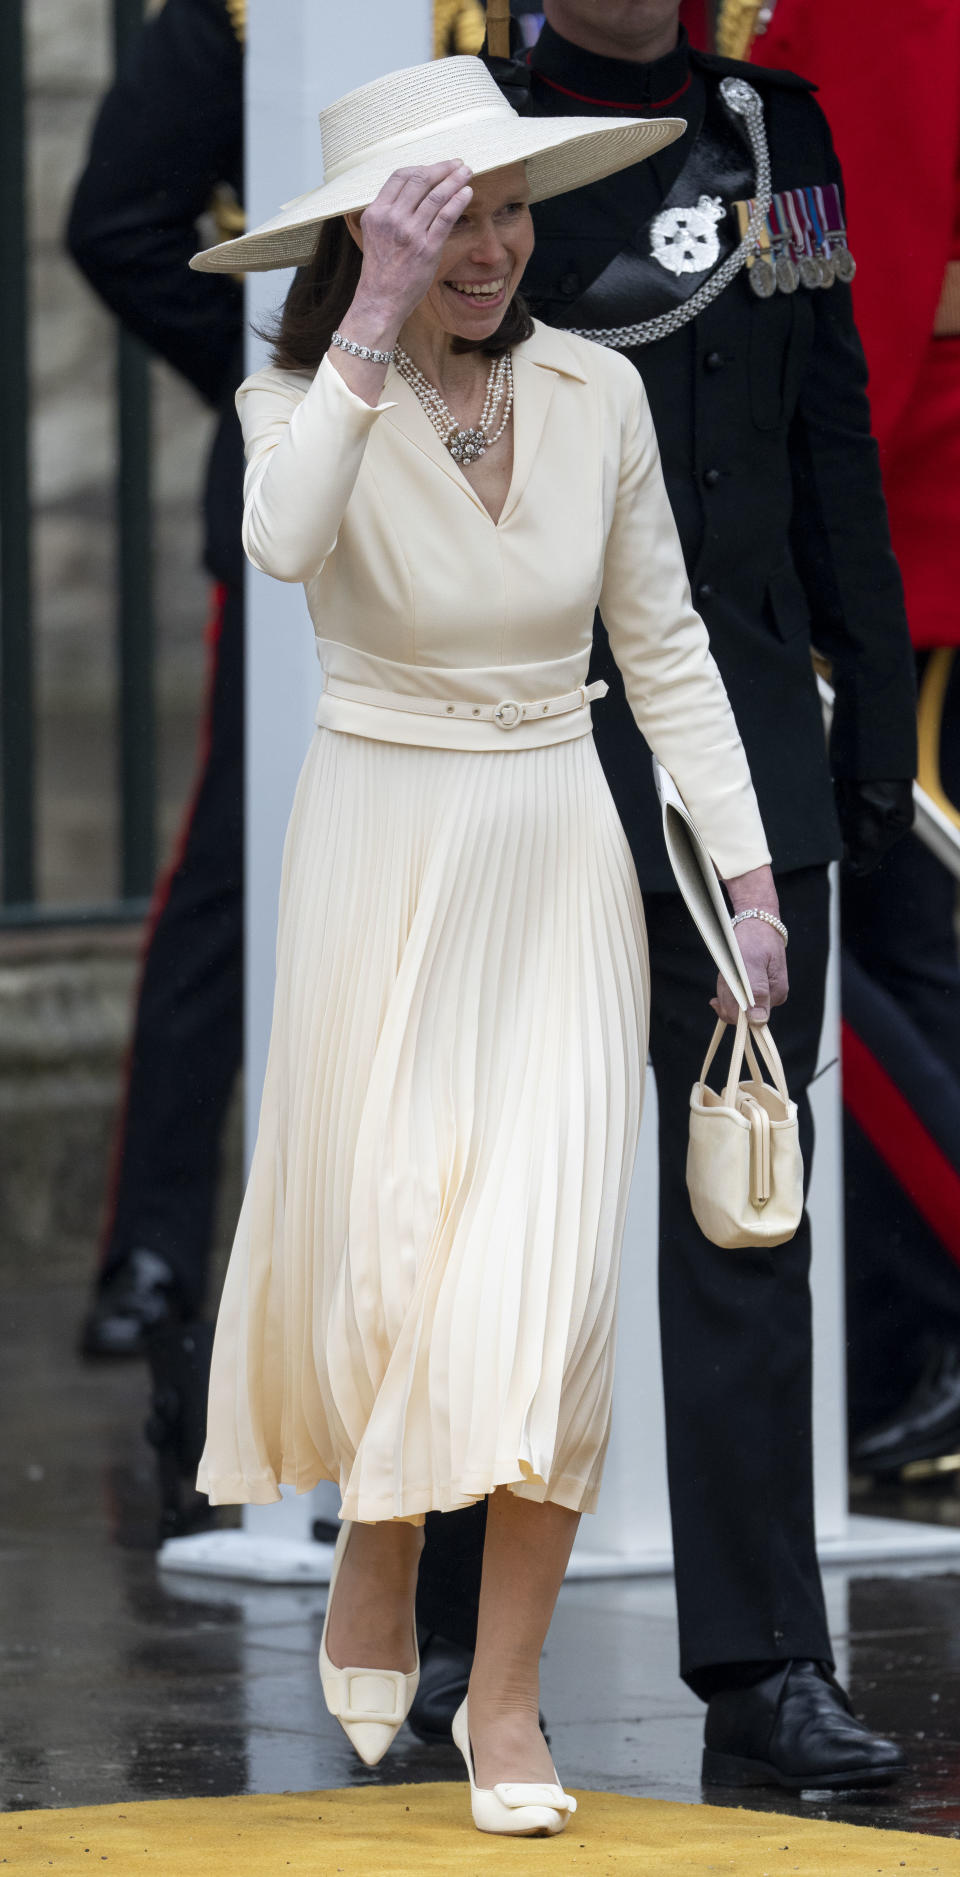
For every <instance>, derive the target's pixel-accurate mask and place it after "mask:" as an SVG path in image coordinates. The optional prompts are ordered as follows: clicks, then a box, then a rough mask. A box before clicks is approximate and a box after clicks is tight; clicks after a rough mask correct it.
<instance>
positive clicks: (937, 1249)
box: [724, 0, 960, 1479]
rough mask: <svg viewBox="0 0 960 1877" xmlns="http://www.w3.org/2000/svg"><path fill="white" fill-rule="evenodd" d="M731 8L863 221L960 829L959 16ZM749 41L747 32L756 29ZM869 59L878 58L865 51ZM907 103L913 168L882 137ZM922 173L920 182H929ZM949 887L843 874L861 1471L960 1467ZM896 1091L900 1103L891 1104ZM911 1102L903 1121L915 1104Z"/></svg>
mask: <svg viewBox="0 0 960 1877" xmlns="http://www.w3.org/2000/svg"><path fill="white" fill-rule="evenodd" d="M744 5H746V6H747V7H748V8H752V0H742V4H741V8H740V10H739V11H738V12H737V15H736V19H734V15H733V13H732V12H731V0H726V4H725V6H724V18H725V19H728V29H729V28H732V27H733V26H734V25H736V26H737V27H738V29H739V33H740V37H741V41H742V44H743V51H744V56H745V55H746V51H747V50H749V51H750V53H751V56H752V57H753V58H755V59H759V60H761V61H762V62H763V63H764V64H768V65H775V66H778V67H779V66H791V67H793V68H794V69H796V70H800V71H804V72H809V73H810V74H811V76H813V77H814V78H816V80H817V84H818V86H819V87H820V97H821V99H822V101H823V103H824V105H825V108H826V110H827V112H828V115H829V117H830V122H831V124H832V126H833V129H834V134H835V136H836V139H837V145H838V148H839V149H840V150H841V152H842V154H843V165H844V182H845V187H846V195H847V202H848V205H849V211H850V221H851V226H852V227H854V228H855V229H856V230H857V240H856V247H857V260H858V270H857V277H856V281H855V283H854V287H853V301H854V309H855V312H856V316H857V322H858V325H859V328H860V332H861V335H862V338H863V345H864V351H865V353H866V357H867V363H868V365H869V368H870V401H871V407H872V412H873V428H874V434H875V436H876V439H877V445H878V449H879V452H880V467H881V472H882V475H883V483H884V492H885V495H886V499H887V505H888V509H889V514H890V530H891V536H892V540H893V546H894V551H895V553H896V555H897V559H898V562H899V565H900V570H901V573H902V575H903V583H904V590H905V594H906V603H907V617H908V620H909V624H910V634H911V637H912V639H913V643H914V647H915V649H916V653H917V667H918V676H919V681H920V701H919V713H918V715H919V732H920V736H919V742H920V748H919V780H920V782H921V783H922V786H923V787H924V789H925V790H926V791H927V793H928V794H929V795H931V796H932V798H933V799H934V801H935V802H936V803H937V805H938V807H939V808H940V810H941V812H942V813H943V814H944V815H945V816H946V818H947V820H949V821H952V822H953V824H954V826H955V827H956V828H958V829H960V8H958V7H957V5H956V0H931V4H930V5H929V6H927V7H926V8H925V9H924V11H923V13H922V15H921V14H919V13H918V12H917V11H916V10H915V9H912V8H895V9H892V10H889V11H888V12H885V13H883V14H882V15H878V11H877V8H876V7H875V5H874V4H873V0H847V3H846V5H845V6H844V7H843V8H842V9H837V8H836V7H832V6H830V5H829V4H828V0H776V3H775V4H771V0H767V4H766V5H765V6H764V7H763V9H762V13H761V12H757V11H756V10H754V11H753V14H752V17H751V16H750V14H749V12H748V13H747V14H746V15H745V14H744V12H743V10H742V9H743V6H744ZM748 39H749V41H750V43H749V46H748V45H747V43H746V41H747V40H748ZM865 48H866V49H868V50H869V59H868V60H864V58H863V57H862V53H863V51H864V49H865ZM894 94H895V95H896V98H897V107H898V110H899V111H900V112H901V113H902V114H903V118H904V121H905V122H907V123H909V124H910V126H911V136H910V162H909V163H908V164H905V163H904V162H903V156H902V152H901V151H900V150H899V149H897V148H896V147H895V143H894V141H893V140H891V139H890V138H889V137H888V136H887V135H886V134H885V132H884V131H883V130H882V129H881V127H880V124H879V120H878V116H877V110H876V101H877V97H878V96H882V95H886V96H893V95H894ZM917 175H922V176H923V188H922V190H920V191H919V192H918V191H917V190H916V187H915V178H916V176H917ZM956 898H957V895H956V881H955V880H954V878H953V877H952V875H951V874H950V873H949V872H948V871H947V869H946V868H945V867H944V866H942V865H941V863H940V861H939V860H937V859H936V858H935V856H934V855H932V854H931V853H930V852H929V851H928V850H927V849H926V848H925V847H923V846H922V845H921V843H920V841H919V840H918V839H916V838H915V837H910V838H909V839H907V840H905V841H903V842H901V843H899V844H898V845H897V847H896V848H895V849H894V850H893V852H892V853H890V854H889V855H888V856H886V857H885V859H884V860H883V862H882V863H881V865H880V866H879V867H878V868H877V869H876V870H875V871H873V872H872V873H871V874H870V875H869V877H868V878H865V879H858V878H856V877H854V876H853V875H852V874H851V873H850V871H849V870H846V877H845V879H844V888H843V898H842V923H843V938H844V963H843V1009H844V1019H845V1027H844V1105H845V1109H846V1116H845V1162H846V1174H847V1177H846V1199H847V1205H846V1249H847V1272H848V1311H847V1335H848V1347H849V1372H848V1382H849V1386H848V1405H849V1410H850V1420H851V1432H852V1434H853V1436H854V1440H853V1446H852V1456H851V1457H852V1461H853V1465H854V1468H855V1470H856V1471H857V1472H863V1473H880V1474H884V1473H891V1472H894V1471H896V1470H897V1469H899V1468H901V1467H904V1466H909V1467H910V1468H911V1477H916V1469H918V1468H924V1469H925V1470H926V1469H929V1471H930V1472H931V1473H935V1472H938V1471H939V1470H940V1469H941V1467H943V1465H944V1461H945V1460H947V1458H948V1456H949V1470H948V1469H946V1468H945V1469H944V1477H945V1478H947V1479H949V1478H950V1477H952V1468H953V1467H955V1466H957V1465H958V1464H960V1208H958V1204H957V1194H958V1183H960V1153H958V1146H960V957H958V949H957V932H956V923H955V919H956ZM891 1088H893V1089H894V1090H895V1091H896V1094H898V1095H899V1096H900V1097H901V1098H902V1100H901V1102H900V1103H899V1104H898V1103H897V1102H896V1100H893V1101H892V1100H891ZM904 1101H905V1102H906V1104H907V1107H908V1109H909V1110H910V1111H911V1123H910V1128H909V1130H906V1129H905V1128H904V1126H903V1122H902V1103H903V1102H904Z"/></svg>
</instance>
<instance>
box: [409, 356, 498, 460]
mask: <svg viewBox="0 0 960 1877" xmlns="http://www.w3.org/2000/svg"><path fill="white" fill-rule="evenodd" d="M393 359H394V364H395V365H396V368H397V371H398V372H399V373H400V376H401V378H403V379H405V380H406V383H407V384H408V385H409V386H410V389H411V391H413V392H414V394H415V395H416V397H417V398H418V399H419V401H420V403H421V404H422V405H423V408H424V410H425V411H426V413H427V416H428V417H429V419H430V422H431V423H432V424H433V426H434V429H435V430H436V432H437V435H438V436H439V438H440V441H441V443H444V444H445V445H446V447H447V449H448V450H449V451H450V454H451V456H452V457H453V460H454V462H455V463H461V464H464V465H468V464H470V463H475V462H476V461H477V458H478V457H480V456H483V454H484V452H485V451H486V450H490V449H492V448H493V445H494V444H495V443H498V442H499V441H500V438H501V437H502V436H503V433H504V431H505V430H506V427H507V424H508V423H509V421H510V412H511V410H512V409H513V362H512V360H511V357H510V353H509V352H503V353H501V355H500V357H499V358H495V359H492V360H491V363H490V374H489V376H488V378H487V395H486V397H485V398H484V400H483V410H482V411H481V412H480V422H479V424H477V425H476V426H475V428H472V429H468V430H465V429H464V428H463V427H462V425H461V424H459V423H458V422H457V419H456V418H455V417H454V415H453V412H452V411H451V410H450V408H449V406H448V405H447V404H445V403H444V401H443V399H442V397H441V396H440V393H439V391H438V390H437V388H436V386H435V385H432V384H431V383H430V380H429V378H425V377H424V375H423V372H422V371H421V370H420V369H419V367H418V366H417V365H415V364H414V362H413V360H412V358H411V357H410V354H409V353H408V352H405V351H404V349H403V347H402V346H400V345H398V346H395V347H394V354H393ZM501 401H502V403H503V412H502V415H501V418H500V424H499V427H498V429H497V430H496V431H495V432H494V434H493V436H490V434H489V432H490V428H491V425H492V424H493V420H494V417H495V416H496V413H497V409H498V407H499V405H500V403H501Z"/></svg>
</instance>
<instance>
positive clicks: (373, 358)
mask: <svg viewBox="0 0 960 1877" xmlns="http://www.w3.org/2000/svg"><path fill="white" fill-rule="evenodd" d="M330 344H331V345H337V346H339V347H340V350H341V352H349V353H350V355H351V357H352V358H365V359H368V360H369V362H370V364H371V365H392V364H393V353H392V352H377V351H375V350H374V348H373V347H372V346H369V345H355V344H354V342H353V340H352V339H345V338H344V336H343V333H342V332H332V333H331V334H330Z"/></svg>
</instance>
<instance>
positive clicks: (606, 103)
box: [528, 22, 690, 112]
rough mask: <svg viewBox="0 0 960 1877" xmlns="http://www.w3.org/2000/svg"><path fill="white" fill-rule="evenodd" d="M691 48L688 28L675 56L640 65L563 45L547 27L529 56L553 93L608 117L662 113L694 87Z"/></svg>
mask: <svg viewBox="0 0 960 1877" xmlns="http://www.w3.org/2000/svg"><path fill="white" fill-rule="evenodd" d="M689 54H690V42H689V40H688V38H687V35H686V32H685V30H684V28H683V27H682V26H681V28H680V37H679V39H678V40H677V43H676V45H675V46H674V48H673V51H672V52H667V53H665V54H664V56H663V58H661V59H651V60H650V62H649V63H648V64H640V63H639V62H638V61H636V60H633V59H608V58H604V57H602V56H601V54H600V53H597V52H585V51H584V49H583V47H582V46H575V45H573V44H572V42H571V41H570V40H569V39H563V38H562V37H561V35H560V34H559V33H558V32H555V31H554V29H553V27H552V26H551V25H550V24H549V22H547V23H545V24H544V27H543V30H542V32H541V34H540V37H539V39H538V40H537V42H536V45H535V46H534V47H533V48H532V50H531V51H530V53H529V54H528V60H529V64H530V69H531V71H532V72H533V73H534V74H535V76H536V77H537V78H538V79H540V80H542V82H543V84H544V85H546V86H547V88H548V89H549V90H550V91H556V92H558V93H559V94H560V96H562V97H565V98H569V99H572V100H573V101H574V102H575V103H577V104H581V105H588V106H593V107H594V109H599V110H604V111H639V112H647V111H663V110H667V109H668V108H669V107H671V106H672V105H675V104H677V103H678V102H679V100H680V99H681V98H682V97H683V94H684V92H685V91H686V90H687V89H688V87H689V84H690V57H689Z"/></svg>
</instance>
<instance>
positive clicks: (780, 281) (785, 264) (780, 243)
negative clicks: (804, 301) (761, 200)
mask: <svg viewBox="0 0 960 1877" xmlns="http://www.w3.org/2000/svg"><path fill="white" fill-rule="evenodd" d="M770 220H771V222H772V223H773V225H774V229H775V232H776V239H775V241H774V249H775V252H776V257H777V258H776V261H775V263H774V266H775V269H776V275H777V286H778V287H779V289H780V292H781V293H796V291H797V288H798V287H799V285H800V270H799V268H798V266H797V263H796V261H795V260H794V258H793V254H792V253H791V250H790V224H789V222H788V220H787V218H786V215H785V213H784V210H783V205H782V203H781V201H780V198H779V196H774V198H773V201H772V202H771V204H770Z"/></svg>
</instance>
